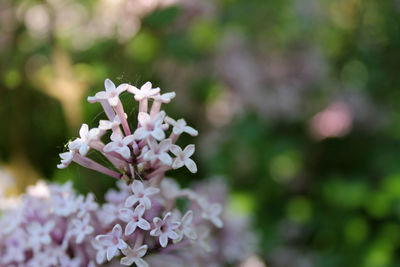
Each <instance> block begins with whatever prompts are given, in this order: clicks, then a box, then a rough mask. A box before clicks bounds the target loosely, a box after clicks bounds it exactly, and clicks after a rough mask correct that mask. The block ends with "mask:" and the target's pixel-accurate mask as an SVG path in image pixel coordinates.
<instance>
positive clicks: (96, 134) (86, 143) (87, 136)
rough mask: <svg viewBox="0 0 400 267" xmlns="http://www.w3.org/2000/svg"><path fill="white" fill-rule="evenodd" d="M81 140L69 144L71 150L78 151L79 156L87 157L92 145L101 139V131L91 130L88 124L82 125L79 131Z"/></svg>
mask: <svg viewBox="0 0 400 267" xmlns="http://www.w3.org/2000/svg"><path fill="white" fill-rule="evenodd" d="M79 136H80V138H77V139H75V140H74V141H72V142H70V143H69V144H68V147H69V149H70V150H78V151H79V154H81V155H82V156H85V155H86V154H87V152H88V151H89V149H90V143H91V142H93V141H98V140H99V139H100V137H101V131H100V129H98V128H93V129H90V131H89V126H88V125H87V124H85V123H84V124H82V126H81V129H80V130H79Z"/></svg>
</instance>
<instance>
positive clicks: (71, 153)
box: [57, 151, 75, 169]
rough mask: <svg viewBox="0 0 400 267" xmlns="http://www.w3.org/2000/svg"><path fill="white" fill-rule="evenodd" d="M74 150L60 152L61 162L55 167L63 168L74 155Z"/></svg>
mask: <svg viewBox="0 0 400 267" xmlns="http://www.w3.org/2000/svg"><path fill="white" fill-rule="evenodd" d="M74 154H75V151H68V152H64V153H61V154H60V158H61V164H58V165H57V168H59V169H64V168H66V167H68V165H69V164H71V162H72V159H73V157H74Z"/></svg>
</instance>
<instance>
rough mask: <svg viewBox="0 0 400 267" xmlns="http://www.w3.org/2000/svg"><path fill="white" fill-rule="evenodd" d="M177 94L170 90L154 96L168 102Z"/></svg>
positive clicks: (155, 98)
mask: <svg viewBox="0 0 400 267" xmlns="http://www.w3.org/2000/svg"><path fill="white" fill-rule="evenodd" d="M175 96H176V94H175V92H168V93H164V94H157V95H154V96H153V99H154V100H155V101H160V102H162V103H165V104H168V103H169V102H171V100H172V99H173V98H174V97H175Z"/></svg>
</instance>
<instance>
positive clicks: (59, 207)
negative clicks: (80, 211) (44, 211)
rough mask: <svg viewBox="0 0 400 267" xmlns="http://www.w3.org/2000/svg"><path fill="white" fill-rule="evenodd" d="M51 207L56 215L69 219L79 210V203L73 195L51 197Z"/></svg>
mask: <svg viewBox="0 0 400 267" xmlns="http://www.w3.org/2000/svg"><path fill="white" fill-rule="evenodd" d="M51 206H52V211H53V213H54V214H56V215H58V216H63V217H67V216H69V215H71V214H72V213H74V212H75V211H76V210H77V208H78V205H77V202H76V201H75V198H74V196H72V195H64V196H62V195H61V196H60V195H53V196H52V197H51Z"/></svg>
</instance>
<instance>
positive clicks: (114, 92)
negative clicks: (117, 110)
mask: <svg viewBox="0 0 400 267" xmlns="http://www.w3.org/2000/svg"><path fill="white" fill-rule="evenodd" d="M128 86H129V85H128V84H126V83H123V84H120V85H119V86H118V87H115V84H114V83H113V82H112V81H111V80H110V79H106V80H105V81H104V87H105V88H106V90H105V91H101V92H98V93H96V95H95V96H94V97H89V98H88V100H89V102H95V101H102V100H103V101H104V100H106V101H107V102H108V103H109V104H110V105H111V106H112V107H115V106H117V104H118V101H119V95H120V94H121V93H122V92H124V91H126V90H127V89H128Z"/></svg>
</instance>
